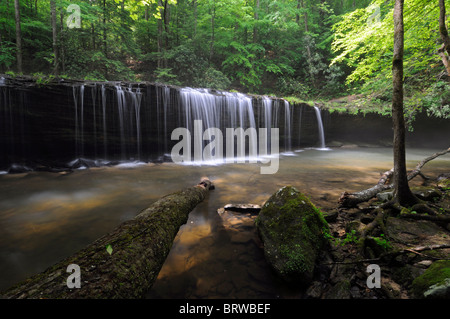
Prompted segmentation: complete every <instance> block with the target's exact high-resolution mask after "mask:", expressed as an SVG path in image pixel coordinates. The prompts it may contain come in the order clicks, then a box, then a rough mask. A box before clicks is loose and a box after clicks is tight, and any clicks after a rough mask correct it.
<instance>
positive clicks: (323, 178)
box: [0, 148, 450, 298]
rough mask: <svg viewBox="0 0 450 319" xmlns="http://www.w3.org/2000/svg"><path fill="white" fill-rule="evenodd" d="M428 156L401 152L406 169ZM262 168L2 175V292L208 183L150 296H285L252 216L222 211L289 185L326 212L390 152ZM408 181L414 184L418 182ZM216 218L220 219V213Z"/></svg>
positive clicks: (315, 156) (300, 156) (441, 164)
mask: <svg viewBox="0 0 450 319" xmlns="http://www.w3.org/2000/svg"><path fill="white" fill-rule="evenodd" d="M437 151H440V150H436V149H414V148H413V149H408V150H407V165H408V168H409V169H411V168H413V167H414V166H415V165H416V164H417V163H418V162H419V161H420V160H421V159H423V158H425V157H427V156H429V155H431V154H433V153H435V152H437ZM261 165H263V164H223V165H211V166H185V165H176V164H172V163H163V164H144V163H131V164H124V165H120V166H116V167H103V168H93V169H85V170H76V171H74V172H73V173H70V174H67V173H60V174H58V173H45V172H29V173H26V174H3V175H0V229H1V232H0V291H1V290H4V289H6V288H8V287H10V286H11V285H13V284H15V283H17V282H19V281H21V280H23V279H26V278H27V277H28V276H31V275H33V274H35V273H38V272H41V271H43V270H45V269H46V268H47V267H49V266H51V265H52V264H54V263H56V262H58V261H60V260H62V259H63V258H65V257H67V256H69V255H70V254H73V253H75V252H76V251H78V250H79V249H81V248H83V247H84V246H85V245H87V244H89V243H91V242H92V241H94V240H95V239H97V238H99V237H101V236H102V235H104V234H106V233H108V232H109V231H111V230H113V229H114V228H115V227H116V226H118V225H119V224H120V223H122V222H124V221H126V220H129V219H132V218H133V217H134V216H136V215H137V214H138V213H139V212H140V211H141V210H143V209H144V208H146V207H148V206H149V205H150V204H151V203H153V202H155V201H156V200H158V199H159V198H160V197H161V196H164V195H166V194H169V193H172V192H175V191H177V190H179V189H182V188H185V187H190V186H193V185H196V184H197V183H198V182H199V181H200V179H201V177H203V176H207V177H209V178H210V179H211V180H212V181H213V182H214V184H215V187H216V188H215V190H212V191H210V193H209V195H208V197H207V198H206V199H205V200H204V201H203V202H202V203H201V204H199V205H198V206H197V207H196V208H195V209H194V210H193V211H192V212H191V213H190V215H189V219H188V222H187V223H186V224H185V225H183V226H182V227H181V228H180V230H179V233H178V235H177V237H176V239H175V241H174V244H173V247H172V250H171V252H170V254H169V256H168V258H167V259H166V262H165V264H164V266H163V268H162V269H161V272H160V274H159V277H158V279H157V281H156V282H155V284H154V286H153V288H152V289H151V290H150V291H149V292H148V294H147V297H148V298H290V297H293V296H298V294H299V293H301V292H299V291H296V289H295V287H294V288H292V287H290V288H288V287H287V286H286V285H284V284H283V283H282V282H280V281H279V280H278V279H277V278H276V277H274V275H273V274H272V272H271V270H270V269H269V267H268V265H267V263H266V262H265V260H264V255H263V251H262V246H261V242H260V240H259V238H258V235H257V232H256V229H255V227H254V218H255V216H252V215H249V214H242V213H241V214H236V213H231V212H223V211H220V210H219V209H220V208H222V207H223V206H224V205H226V204H229V203H234V204H239V203H252V204H259V205H262V204H263V203H264V202H265V201H266V200H267V199H268V198H269V197H270V196H271V195H272V194H273V193H274V192H276V191H277V190H278V189H280V188H281V187H283V186H286V185H292V186H295V187H296V188H298V189H299V190H300V191H301V192H303V193H305V194H306V195H307V196H309V197H310V198H311V200H312V202H313V203H315V204H316V206H318V207H319V208H322V209H324V210H327V209H332V208H334V207H335V206H336V203H337V200H338V198H339V196H340V195H341V193H342V192H344V191H350V192H352V191H359V190H362V189H365V188H368V187H370V186H373V185H374V184H376V183H377V181H378V179H379V176H380V173H382V172H385V171H386V170H388V169H390V168H391V167H392V166H393V164H392V149H390V148H339V149H333V150H328V151H323V150H316V149H305V150H301V151H297V152H295V153H294V156H292V154H291V156H281V158H280V166H279V171H278V172H277V174H274V175H261V174H260V166H261ZM449 169H450V157H449V156H442V157H439V158H437V159H436V160H434V161H432V162H430V163H428V164H427V165H426V166H425V167H424V169H423V173H424V174H425V175H427V176H430V177H431V178H436V177H437V176H438V175H440V174H442V173H448V172H449ZM420 182H421V180H420V178H416V180H414V181H413V184H420ZM218 210H219V211H218Z"/></svg>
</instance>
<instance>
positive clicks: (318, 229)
mask: <svg viewBox="0 0 450 319" xmlns="http://www.w3.org/2000/svg"><path fill="white" fill-rule="evenodd" d="M256 226H257V229H258V232H259V235H260V237H261V239H262V242H263V244H264V255H265V257H266V260H267V261H268V263H269V264H270V265H271V266H272V268H273V269H274V270H275V273H277V274H278V275H279V276H280V277H281V278H283V279H284V280H285V281H287V282H289V283H296V284H299V285H305V286H306V285H308V284H310V283H311V281H312V278H313V273H314V269H315V263H316V259H317V257H318V255H319V252H320V251H321V250H322V249H323V247H324V245H325V244H326V239H325V237H324V232H328V224H327V222H326V221H325V219H324V218H323V217H322V215H321V213H320V211H319V210H318V209H317V208H316V207H315V206H314V205H313V204H312V203H311V201H310V200H309V199H308V198H307V197H306V196H305V195H303V194H302V193H300V192H299V191H298V190H297V189H295V188H294V187H290V186H287V187H283V188H282V189H280V190H279V191H278V192H276V193H275V194H273V195H272V196H271V197H270V198H269V200H268V201H267V202H266V203H265V204H264V206H263V207H262V209H261V212H260V213H259V216H258V218H257V219H256Z"/></svg>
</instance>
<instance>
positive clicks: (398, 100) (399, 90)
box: [392, 0, 417, 206]
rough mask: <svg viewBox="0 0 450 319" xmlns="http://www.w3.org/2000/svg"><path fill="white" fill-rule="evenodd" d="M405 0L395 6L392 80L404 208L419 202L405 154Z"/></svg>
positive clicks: (398, 193) (397, 189)
mask: <svg viewBox="0 0 450 319" xmlns="http://www.w3.org/2000/svg"><path fill="white" fill-rule="evenodd" d="M403 4H404V0H396V1H395V6H394V58H393V65H392V78H393V86H394V91H393V95H392V121H393V127H394V194H395V197H396V199H397V201H398V202H399V204H400V205H402V206H409V205H410V204H414V203H416V202H417V199H416V198H415V196H414V195H413V194H412V193H411V190H410V189H409V185H408V179H407V173H406V152H405V134H406V128H405V118H404V115H403V51H404V27H403Z"/></svg>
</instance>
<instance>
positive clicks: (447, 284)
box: [423, 278, 450, 299]
mask: <svg viewBox="0 0 450 319" xmlns="http://www.w3.org/2000/svg"><path fill="white" fill-rule="evenodd" d="M423 295H424V296H425V298H429V299H450V278H447V279H445V281H444V282H443V283H441V284H436V285H433V286H431V287H430V288H429V289H428V290H427V291H425V292H424V293H423Z"/></svg>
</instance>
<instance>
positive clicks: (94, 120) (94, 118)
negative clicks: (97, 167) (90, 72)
mask: <svg viewBox="0 0 450 319" xmlns="http://www.w3.org/2000/svg"><path fill="white" fill-rule="evenodd" d="M91 95H92V122H93V123H94V149H95V157H97V116H96V110H95V102H96V99H97V84H94V87H93V88H92V89H91Z"/></svg>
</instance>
